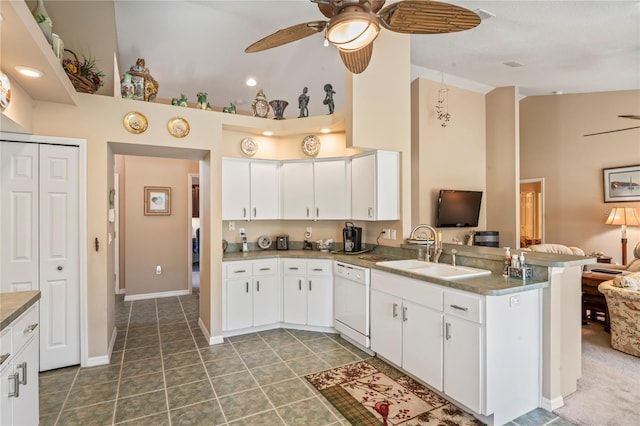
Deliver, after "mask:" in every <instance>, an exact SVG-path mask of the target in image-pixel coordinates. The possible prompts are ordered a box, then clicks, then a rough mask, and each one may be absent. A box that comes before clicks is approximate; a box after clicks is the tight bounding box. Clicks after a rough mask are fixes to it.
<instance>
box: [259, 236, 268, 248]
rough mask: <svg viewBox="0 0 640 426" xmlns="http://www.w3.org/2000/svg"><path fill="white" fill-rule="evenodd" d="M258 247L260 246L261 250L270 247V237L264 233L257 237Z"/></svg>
mask: <svg viewBox="0 0 640 426" xmlns="http://www.w3.org/2000/svg"><path fill="white" fill-rule="evenodd" d="M258 247H260V248H261V249H263V250H266V249H268V248H269V247H271V238H269V237H268V236H266V235H262V236H261V237H260V238H258Z"/></svg>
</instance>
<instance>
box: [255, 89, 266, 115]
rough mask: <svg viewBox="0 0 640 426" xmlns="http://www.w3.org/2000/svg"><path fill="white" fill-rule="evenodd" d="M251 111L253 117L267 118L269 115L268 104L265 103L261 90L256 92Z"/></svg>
mask: <svg viewBox="0 0 640 426" xmlns="http://www.w3.org/2000/svg"><path fill="white" fill-rule="evenodd" d="M251 110H252V111H253V116H254V117H261V118H267V115H268V114H269V104H268V103H267V97H266V96H265V95H264V92H263V91H262V89H260V91H259V92H258V94H257V95H256V97H255V98H254V99H253V102H252V103H251Z"/></svg>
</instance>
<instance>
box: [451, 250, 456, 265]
mask: <svg viewBox="0 0 640 426" xmlns="http://www.w3.org/2000/svg"><path fill="white" fill-rule="evenodd" d="M456 253H458V250H456V249H451V265H452V266H456Z"/></svg>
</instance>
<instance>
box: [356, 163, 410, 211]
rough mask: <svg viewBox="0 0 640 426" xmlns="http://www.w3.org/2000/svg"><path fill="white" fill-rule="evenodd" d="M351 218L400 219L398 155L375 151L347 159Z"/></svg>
mask: <svg viewBox="0 0 640 426" xmlns="http://www.w3.org/2000/svg"><path fill="white" fill-rule="evenodd" d="M351 218H352V219H354V220H399V219H400V154H399V153H398V152H395V151H375V152H372V153H367V154H363V155H360V156H357V157H353V158H352V159H351Z"/></svg>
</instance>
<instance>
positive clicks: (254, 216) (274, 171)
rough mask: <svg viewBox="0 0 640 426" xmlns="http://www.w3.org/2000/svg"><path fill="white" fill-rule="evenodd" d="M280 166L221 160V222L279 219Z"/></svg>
mask: <svg viewBox="0 0 640 426" xmlns="http://www.w3.org/2000/svg"><path fill="white" fill-rule="evenodd" d="M278 167H279V163H278V162H277V161H266V160H246V159H242V158H223V159H222V219H223V220H259V219H265V220H266V219H278V218H279V203H280V198H279V194H280V188H279V182H280V181H279V176H278Z"/></svg>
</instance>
